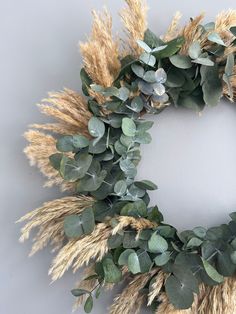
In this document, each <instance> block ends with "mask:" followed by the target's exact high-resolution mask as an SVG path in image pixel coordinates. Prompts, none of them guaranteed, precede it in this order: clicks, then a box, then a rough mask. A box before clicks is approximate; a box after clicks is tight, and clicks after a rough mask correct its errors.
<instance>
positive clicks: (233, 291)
mask: <svg viewBox="0 0 236 314" xmlns="http://www.w3.org/2000/svg"><path fill="white" fill-rule="evenodd" d="M235 309H236V279H235V277H229V278H225V281H224V283H223V284H221V285H218V286H215V287H212V288H211V287H208V288H206V291H205V295H204V296H203V297H202V299H201V301H199V304H198V312H197V313H199V314H216V313H217V314H218V313H227V314H235Z"/></svg>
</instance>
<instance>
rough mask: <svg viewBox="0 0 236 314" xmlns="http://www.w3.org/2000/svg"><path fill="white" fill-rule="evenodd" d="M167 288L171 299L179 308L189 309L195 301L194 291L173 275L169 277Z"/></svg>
mask: <svg viewBox="0 0 236 314" xmlns="http://www.w3.org/2000/svg"><path fill="white" fill-rule="evenodd" d="M165 290H166V293H167V296H168V298H169V301H170V302H171V303H172V304H173V305H174V307H175V308H177V309H188V308H189V307H191V305H192V303H193V292H192V291H191V290H190V289H188V288H187V287H186V286H184V285H182V284H181V282H180V281H179V280H178V279H177V278H176V277H175V276H173V275H171V276H170V277H168V278H167V280H166V283H165Z"/></svg>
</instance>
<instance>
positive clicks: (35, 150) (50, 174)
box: [24, 130, 63, 187]
mask: <svg viewBox="0 0 236 314" xmlns="http://www.w3.org/2000/svg"><path fill="white" fill-rule="evenodd" d="M24 136H25V138H26V139H27V141H28V142H29V145H28V146H27V147H26V148H25V149H24V153H25V154H26V156H27V157H28V159H29V161H30V165H31V166H35V165H36V166H37V167H38V168H39V170H40V171H41V172H42V173H43V174H44V175H45V176H46V177H47V178H48V181H47V182H46V183H45V186H48V187H50V186H52V185H54V184H55V185H58V184H62V182H63V180H62V178H61V176H60V175H59V174H58V171H56V170H55V169H54V168H53V167H52V166H51V164H50V161H49V156H51V155H52V154H55V153H57V149H56V140H55V138H54V137H53V136H51V135H47V134H45V133H42V132H39V131H35V130H29V131H27V132H26V133H25V134H24Z"/></svg>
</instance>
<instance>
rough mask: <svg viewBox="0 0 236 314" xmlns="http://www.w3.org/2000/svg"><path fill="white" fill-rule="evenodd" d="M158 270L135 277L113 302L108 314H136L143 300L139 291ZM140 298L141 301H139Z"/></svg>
mask: <svg viewBox="0 0 236 314" xmlns="http://www.w3.org/2000/svg"><path fill="white" fill-rule="evenodd" d="M157 271H158V269H157V268H156V269H153V270H151V271H150V272H149V273H146V274H141V275H137V276H135V278H134V279H132V280H131V281H130V282H129V283H128V286H127V287H126V288H125V289H124V290H123V292H122V293H121V294H120V295H119V296H118V297H117V298H116V299H115V300H114V303H113V305H112V306H111V308H110V312H109V313H110V314H137V313H139V311H140V307H141V306H142V304H143V303H142V302H143V300H144V297H143V294H142V292H141V290H142V289H143V288H144V287H145V286H146V284H147V283H148V281H149V280H150V279H151V278H152V277H153V276H154V275H155V274H156V272H157ZM140 298H141V299H140Z"/></svg>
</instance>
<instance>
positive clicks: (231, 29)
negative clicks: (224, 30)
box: [230, 26, 236, 37]
mask: <svg viewBox="0 0 236 314" xmlns="http://www.w3.org/2000/svg"><path fill="white" fill-rule="evenodd" d="M230 31H231V33H232V34H233V35H234V36H235V37H236V26H233V27H231V28H230Z"/></svg>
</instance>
